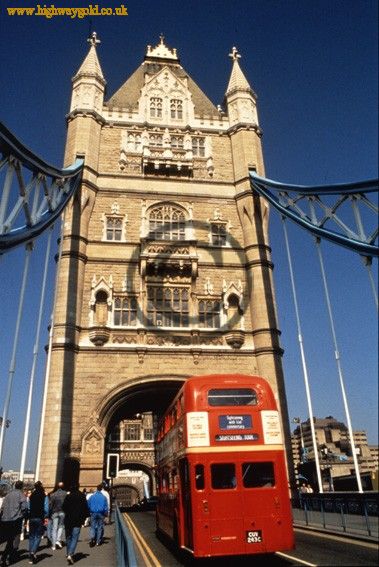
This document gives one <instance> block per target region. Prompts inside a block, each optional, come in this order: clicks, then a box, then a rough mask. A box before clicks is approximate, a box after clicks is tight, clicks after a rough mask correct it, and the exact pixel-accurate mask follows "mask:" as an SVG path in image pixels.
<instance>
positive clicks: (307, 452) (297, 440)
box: [291, 416, 378, 490]
mask: <svg viewBox="0 0 379 567" xmlns="http://www.w3.org/2000/svg"><path fill="white" fill-rule="evenodd" d="M299 421H300V420H299ZM313 423H314V429H315V437H316V444H317V448H318V454H319V462H320V469H321V476H322V481H323V485H324V489H325V490H328V489H331V490H333V479H336V478H339V477H345V476H349V475H355V470H354V462H353V454H352V449H351V444H350V440H349V432H348V428H347V426H346V425H345V424H344V423H343V422H341V421H338V420H336V419H335V418H334V417H332V416H328V417H325V418H324V419H320V418H313ZM353 436H354V444H355V448H356V451H357V457H358V465H359V470H360V473H361V474H365V473H370V474H372V475H373V474H374V473H375V471H377V469H378V447H375V446H372V445H370V446H369V445H368V443H367V434H366V432H365V431H353ZM291 440H292V452H293V459H294V467H295V472H296V473H297V475H301V476H305V477H307V475H308V477H313V471H314V463H315V455H314V447H313V442H312V431H311V424H310V420H309V419H307V421H303V422H300V423H299V422H298V426H297V427H296V429H295V430H294V431H293V433H292V436H291ZM301 476H300V482H301V480H302V479H301ZM308 477H307V478H308ZM308 480H309V481H310V482H312V481H314V478H308Z"/></svg>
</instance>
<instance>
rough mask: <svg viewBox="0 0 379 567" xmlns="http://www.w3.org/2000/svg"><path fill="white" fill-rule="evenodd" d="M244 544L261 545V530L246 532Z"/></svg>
mask: <svg viewBox="0 0 379 567" xmlns="http://www.w3.org/2000/svg"><path fill="white" fill-rule="evenodd" d="M246 542H247V543H262V530H256V531H254V532H250V531H248V532H246Z"/></svg>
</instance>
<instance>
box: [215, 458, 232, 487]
mask: <svg viewBox="0 0 379 567" xmlns="http://www.w3.org/2000/svg"><path fill="white" fill-rule="evenodd" d="M211 479H212V488H216V489H217V490H219V489H222V488H235V487H236V467H235V465H234V463H222V464H214V465H211Z"/></svg>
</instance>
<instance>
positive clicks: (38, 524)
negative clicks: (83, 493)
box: [29, 480, 49, 564]
mask: <svg viewBox="0 0 379 567" xmlns="http://www.w3.org/2000/svg"><path fill="white" fill-rule="evenodd" d="M48 514H49V499H48V497H47V496H46V493H45V489H44V487H43V486H42V482H40V481H39V480H38V481H37V482H36V483H35V484H34V490H33V492H32V493H31V495H30V496H29V563H30V564H34V563H36V562H37V555H36V553H37V551H38V548H39V545H40V543H41V538H42V536H43V532H44V522H45V518H47V516H48Z"/></svg>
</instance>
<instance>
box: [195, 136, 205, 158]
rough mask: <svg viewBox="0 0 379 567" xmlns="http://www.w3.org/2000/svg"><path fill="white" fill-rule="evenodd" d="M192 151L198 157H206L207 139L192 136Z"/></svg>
mask: <svg viewBox="0 0 379 567" xmlns="http://www.w3.org/2000/svg"><path fill="white" fill-rule="evenodd" d="M192 152H193V155H194V156H196V157H205V139H204V138H192Z"/></svg>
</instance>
